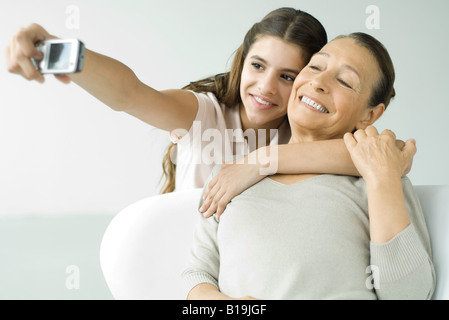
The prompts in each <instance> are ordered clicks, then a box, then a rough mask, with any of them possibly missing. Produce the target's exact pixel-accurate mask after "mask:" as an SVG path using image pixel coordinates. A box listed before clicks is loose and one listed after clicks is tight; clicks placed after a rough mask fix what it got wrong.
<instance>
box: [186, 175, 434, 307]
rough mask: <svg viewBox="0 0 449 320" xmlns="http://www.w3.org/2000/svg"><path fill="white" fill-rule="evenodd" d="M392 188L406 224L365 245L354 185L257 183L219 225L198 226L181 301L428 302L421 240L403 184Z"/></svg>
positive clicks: (425, 241)
mask: <svg viewBox="0 0 449 320" xmlns="http://www.w3.org/2000/svg"><path fill="white" fill-rule="evenodd" d="M215 172H216V170H215ZM402 183H403V189H404V195H405V199H406V202H407V208H408V212H409V215H410V219H411V224H410V225H409V226H408V227H407V228H406V229H404V230H403V231H402V232H401V233H399V234H398V235H396V237H394V238H393V239H392V240H390V241H389V242H387V243H385V244H375V243H372V242H370V238H369V219H368V204H367V197H366V189H365V182H364V180H363V179H362V178H358V177H349V176H338V175H319V176H315V177H313V178H309V179H307V180H304V181H301V182H298V183H296V184H292V185H285V184H281V183H279V182H276V181H274V180H272V179H270V178H265V179H263V180H262V181H261V182H259V183H257V184H256V185H254V186H253V187H251V188H249V189H248V190H246V191H244V192H243V193H241V194H240V195H239V196H237V197H235V198H234V199H233V200H232V202H231V203H229V204H228V206H227V208H226V211H225V212H224V214H223V215H222V216H221V218H220V221H217V220H216V219H215V216H213V217H211V218H209V219H205V218H202V217H201V218H200V223H199V225H198V227H197V230H196V232H195V238H194V241H193V245H192V249H191V255H190V261H189V265H188V267H187V269H186V270H185V271H184V272H183V278H184V280H185V283H186V285H187V288H186V289H187V292H188V291H190V290H191V289H192V288H193V287H194V286H196V285H197V284H199V283H210V284H212V285H214V286H216V287H217V288H219V290H220V291H221V292H223V293H224V294H227V295H229V296H231V297H241V296H253V297H255V298H259V299H430V298H431V296H432V293H433V290H434V287H435V273H434V268H433V264H432V261H431V248H430V240H429V235H428V231H427V227H426V223H425V220H424V217H423V213H422V210H421V206H420V204H419V201H418V198H417V195H416V194H415V192H414V189H413V186H412V184H411V182H410V180H409V179H408V178H406V177H405V178H403V179H402Z"/></svg>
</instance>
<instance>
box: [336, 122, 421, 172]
mask: <svg viewBox="0 0 449 320" xmlns="http://www.w3.org/2000/svg"><path fill="white" fill-rule="evenodd" d="M344 141H345V144H346V147H347V148H348V151H349V153H350V154H351V158H352V160H353V162H354V164H355V166H356V167H357V170H358V171H359V172H360V174H361V175H362V177H364V178H365V179H376V178H383V177H387V178H393V177H399V178H400V177H402V176H403V175H405V174H407V173H408V172H409V171H410V168H411V165H412V161H413V156H414V155H415V153H416V143H415V140H413V139H409V140H407V141H406V142H405V144H403V147H402V148H401V149H400V148H399V147H398V142H397V140H396V135H395V134H394V133H393V132H392V131H390V130H384V131H383V132H382V134H379V133H378V132H377V129H376V128H375V127H373V126H369V127H367V128H366V129H365V130H357V131H356V132H355V133H354V134H351V133H346V134H345V136H344Z"/></svg>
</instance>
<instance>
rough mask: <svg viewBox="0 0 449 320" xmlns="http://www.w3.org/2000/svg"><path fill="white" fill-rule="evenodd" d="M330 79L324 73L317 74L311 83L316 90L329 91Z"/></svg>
mask: <svg viewBox="0 0 449 320" xmlns="http://www.w3.org/2000/svg"><path fill="white" fill-rule="evenodd" d="M328 80H329V79H327V76H326V75H325V74H324V73H321V74H318V75H316V76H315V77H314V78H313V79H312V80H311V81H310V85H311V86H312V87H313V89H314V90H315V91H318V92H322V93H328V92H329V87H328Z"/></svg>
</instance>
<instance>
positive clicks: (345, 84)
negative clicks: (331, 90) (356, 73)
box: [338, 79, 352, 89]
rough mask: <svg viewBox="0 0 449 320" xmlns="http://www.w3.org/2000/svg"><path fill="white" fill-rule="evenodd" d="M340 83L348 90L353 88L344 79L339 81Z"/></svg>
mask: <svg viewBox="0 0 449 320" xmlns="http://www.w3.org/2000/svg"><path fill="white" fill-rule="evenodd" d="M338 82H340V83H341V84H342V85H343V86H345V87H346V88H349V89H352V86H351V85H350V84H348V83H347V82H346V81H344V80H342V79H338Z"/></svg>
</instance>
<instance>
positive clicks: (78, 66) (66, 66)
mask: <svg viewBox="0 0 449 320" xmlns="http://www.w3.org/2000/svg"><path fill="white" fill-rule="evenodd" d="M36 48H37V49H38V50H39V51H40V52H42V56H43V58H42V60H39V61H36V60H34V59H32V61H33V63H34V66H35V67H36V69H37V70H39V72H40V73H42V74H46V73H53V74H68V73H75V72H80V71H81V70H82V69H83V65H84V52H85V48H84V44H83V43H82V42H81V41H79V40H78V39H50V40H45V41H41V42H39V43H37V44H36Z"/></svg>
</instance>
